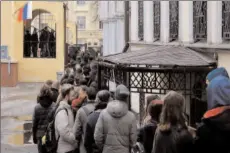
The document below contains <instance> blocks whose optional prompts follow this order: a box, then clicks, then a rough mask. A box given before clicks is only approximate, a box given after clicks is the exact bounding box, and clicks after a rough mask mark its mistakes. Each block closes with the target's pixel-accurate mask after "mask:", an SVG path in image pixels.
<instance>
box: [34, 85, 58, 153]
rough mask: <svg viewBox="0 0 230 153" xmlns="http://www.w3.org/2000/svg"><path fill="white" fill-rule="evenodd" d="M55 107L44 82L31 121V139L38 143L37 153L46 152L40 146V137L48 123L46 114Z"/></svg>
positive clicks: (52, 111) (50, 112) (50, 93)
mask: <svg viewBox="0 0 230 153" xmlns="http://www.w3.org/2000/svg"><path fill="white" fill-rule="evenodd" d="M55 108H56V105H55V103H54V102H53V100H52V91H51V89H50V87H49V86H48V85H46V84H44V85H43V87H42V88H41V91H40V93H39V96H38V103H37V105H36V106H35V108H34V113H33V121H32V131H33V141H34V143H35V144H38V153H46V151H45V150H44V148H43V146H42V139H41V138H42V137H43V136H44V134H45V131H46V128H47V126H48V124H49V118H48V116H49V115H48V114H52V113H54V111H55Z"/></svg>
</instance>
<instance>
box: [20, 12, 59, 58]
mask: <svg viewBox="0 0 230 153" xmlns="http://www.w3.org/2000/svg"><path fill="white" fill-rule="evenodd" d="M24 25H25V26H24V50H23V54H24V58H31V57H33V58H37V57H38V58H40V57H41V58H56V22H55V19H54V16H53V15H52V14H51V13H49V12H47V11H45V10H41V9H39V10H34V11H33V19H32V20H31V21H27V22H25V24H24Z"/></svg>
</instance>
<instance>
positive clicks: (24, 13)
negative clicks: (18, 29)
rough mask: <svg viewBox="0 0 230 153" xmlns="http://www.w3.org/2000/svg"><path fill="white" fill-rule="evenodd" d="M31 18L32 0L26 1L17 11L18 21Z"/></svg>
mask: <svg viewBox="0 0 230 153" xmlns="http://www.w3.org/2000/svg"><path fill="white" fill-rule="evenodd" d="M28 19H32V1H29V2H28V3H26V4H25V5H24V6H23V7H22V8H20V9H19V11H18V21H19V22H20V21H22V20H28Z"/></svg>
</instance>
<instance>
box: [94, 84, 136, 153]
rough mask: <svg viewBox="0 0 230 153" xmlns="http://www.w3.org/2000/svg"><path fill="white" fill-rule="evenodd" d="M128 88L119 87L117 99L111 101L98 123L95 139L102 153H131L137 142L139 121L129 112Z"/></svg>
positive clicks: (116, 94) (116, 92)
mask: <svg viewBox="0 0 230 153" xmlns="http://www.w3.org/2000/svg"><path fill="white" fill-rule="evenodd" d="M129 95H130V92H129V90H128V88H127V87H126V86H124V85H122V84H121V85H118V86H117V88H116V91H115V99H116V100H113V101H110V102H109V103H108V105H107V108H106V109H104V110H103V111H102V112H101V114H100V116H99V118H98V121H97V124H96V127H95V132H94V139H95V143H96V145H97V147H98V148H99V149H100V150H102V153H130V152H131V149H132V147H133V145H135V144H136V140H137V119H136V117H135V115H134V114H133V113H132V112H131V111H129V110H128V103H127V99H128V96H129Z"/></svg>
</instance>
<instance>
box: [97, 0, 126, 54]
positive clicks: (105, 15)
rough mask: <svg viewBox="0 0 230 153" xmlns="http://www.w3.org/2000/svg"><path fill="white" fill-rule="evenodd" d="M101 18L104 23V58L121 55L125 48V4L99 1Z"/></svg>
mask: <svg viewBox="0 0 230 153" xmlns="http://www.w3.org/2000/svg"><path fill="white" fill-rule="evenodd" d="M99 18H100V20H101V21H102V23H103V56H106V55H112V54H117V53H121V52H122V50H123V48H124V46H125V38H124V33H125V31H124V2H123V1H99Z"/></svg>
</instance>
